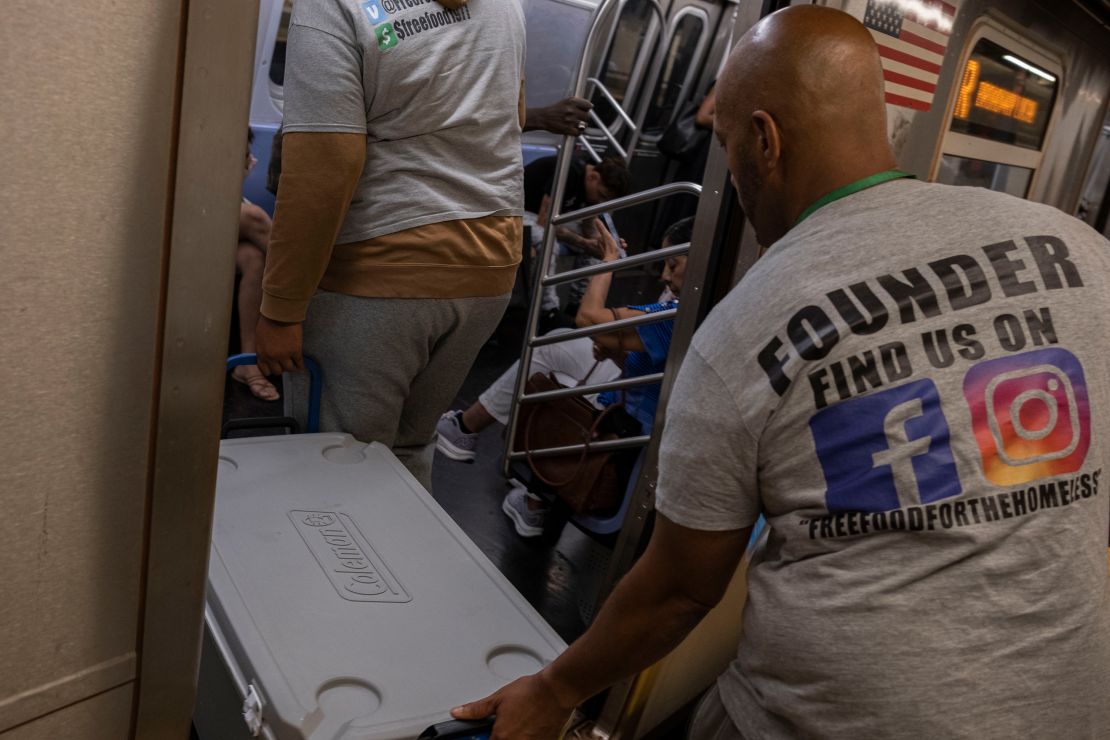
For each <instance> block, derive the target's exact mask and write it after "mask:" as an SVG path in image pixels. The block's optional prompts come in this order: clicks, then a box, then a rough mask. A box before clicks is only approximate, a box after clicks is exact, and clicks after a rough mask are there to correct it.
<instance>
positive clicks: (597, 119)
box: [586, 108, 632, 164]
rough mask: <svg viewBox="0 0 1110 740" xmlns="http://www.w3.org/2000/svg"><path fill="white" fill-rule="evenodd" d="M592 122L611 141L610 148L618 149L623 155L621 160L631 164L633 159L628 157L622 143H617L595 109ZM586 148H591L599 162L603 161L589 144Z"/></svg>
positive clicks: (592, 110)
mask: <svg viewBox="0 0 1110 740" xmlns="http://www.w3.org/2000/svg"><path fill="white" fill-rule="evenodd" d="M590 120H592V121H593V122H594V123H596V124H597V125H598V128H600V129H601V133H603V134H604V135H605V138H606V139H608V140H609V144H610V146H612V147H613V148H614V149H616V150H617V152H618V153H619V154H620V155H621V159H623V160H624V161H625V163H626V164H627V163H629V162H631V161H632V158H631V157H629V156H628V152H626V151H625V150H624V147H623V146H621V143H620V142H619V141H617V137H616V136H614V135H613V132H612V131H610V130H609V127H608V126H606V125H605V124H604V123H602V121H601V117H600V116H598V115H597V113H596V112H595V111H594V109H593V108H591V109H590ZM586 146H588V147H589V149H590V151H591V152H593V155H594V156H595V157H598V161H599V162H600V161H601V159H600V157H599V156H598V153H597V152H596V151H595V150H594V148H593V147H592V146H590V145H589V143H588V142H587V143H586Z"/></svg>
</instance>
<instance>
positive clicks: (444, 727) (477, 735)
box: [417, 717, 493, 740]
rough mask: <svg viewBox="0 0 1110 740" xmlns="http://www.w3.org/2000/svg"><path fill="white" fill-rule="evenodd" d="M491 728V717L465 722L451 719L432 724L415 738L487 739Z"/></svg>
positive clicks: (448, 739) (426, 739) (445, 739)
mask: <svg viewBox="0 0 1110 740" xmlns="http://www.w3.org/2000/svg"><path fill="white" fill-rule="evenodd" d="M492 729H493V718H492V717H490V718H488V719H482V720H478V721H477V722H465V721H463V720H461V719H452V720H448V721H447V722H440V723H439V724H436V725H432V726H431V727H429V728H428V729H426V730H424V732H422V733H420V737H419V738H417V740H433V739H436V740H487V738H489V732H490V730H492Z"/></svg>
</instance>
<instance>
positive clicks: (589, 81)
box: [586, 77, 636, 131]
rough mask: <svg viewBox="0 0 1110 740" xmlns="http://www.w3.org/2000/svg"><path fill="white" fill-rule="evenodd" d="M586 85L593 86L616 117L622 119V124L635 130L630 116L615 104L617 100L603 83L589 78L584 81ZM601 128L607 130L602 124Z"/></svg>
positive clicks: (594, 78) (634, 124) (634, 123)
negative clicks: (614, 112)
mask: <svg viewBox="0 0 1110 740" xmlns="http://www.w3.org/2000/svg"><path fill="white" fill-rule="evenodd" d="M586 83H587V84H588V85H593V89H595V90H597V91H598V92H600V93H601V95H602V96H603V97H604V98H605V99H606V100H608V101H609V105H611V106H613V109H614V110H616V112H617V115H618V116H620V117H621V118H623V119H624V122H625V123H627V124H628V127H629V128H630V129H632V130H633V131H635V130H636V122H635V121H633V120H632V116H630V115H628V112H627V111H625V109H624V108H623V107H622V106H621V104H620V103H618V102H617V99H616V98H614V97H613V93H611V92H609V88H607V87H605V83H604V82H602V81H601V80H599V79H598V78H596V77H589V78H587V79H586ZM588 89H589V88H587V90H588ZM601 127H602V128H608V127H607V126H606V125H605V124H604V123H603V124H601Z"/></svg>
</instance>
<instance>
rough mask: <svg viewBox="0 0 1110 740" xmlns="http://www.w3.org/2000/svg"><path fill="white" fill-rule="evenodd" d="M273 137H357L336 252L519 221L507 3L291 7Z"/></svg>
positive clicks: (519, 19)
mask: <svg viewBox="0 0 1110 740" xmlns="http://www.w3.org/2000/svg"><path fill="white" fill-rule="evenodd" d="M286 53H287V56H288V62H287V65H286V75H285V90H284V97H285V106H284V121H283V123H282V130H283V131H286V132H297V131H310V132H338V133H358V134H366V141H367V151H366V167H365V169H364V171H363V174H362V179H361V181H360V182H359V186H358V190H357V191H356V193H355V196H354V199H353V200H352V202H351V207H350V210H349V211H348V213H347V220H346V222H345V223H344V225H343V228H342V231H341V232H340V234H339V238H338V240H337V243H339V244H344V243H348V242H353V241H361V240H364V239H370V238H373V237H375V236H381V235H383V234H391V233H394V232H397V231H402V230H404V229H410V228H414V227H417V226H424V225H427V224H433V223H439V222H442V221H452V220H457V219H465V218H480V217H484V216H492V215H497V216H519V215H521V214H522V213H523V206H524V192H523V165H522V160H521V150H520V121H519V117H518V101H519V99H520V85H521V80H522V75H523V68H524V14H523V11H522V10H521V8H520V4H519V2H518V0H470V2H469V3H468V4H467V5H465V6H463V7H462V8H460V9H459V10H456V11H451V10H446V9H444V8H443V6H441V5H440V4H439V3H437V2H434V0H297V2H296V3H295V4H294V6H293V16H292V19H291V22H290V26H289V41H288V47H287V52H286Z"/></svg>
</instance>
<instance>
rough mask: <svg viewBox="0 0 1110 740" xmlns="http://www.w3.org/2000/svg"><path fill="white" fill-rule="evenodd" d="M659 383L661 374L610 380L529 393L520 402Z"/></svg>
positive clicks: (547, 399) (586, 394) (551, 399)
mask: <svg viewBox="0 0 1110 740" xmlns="http://www.w3.org/2000/svg"><path fill="white" fill-rule="evenodd" d="M661 382H663V373H652V374H651V375H637V376H636V377H635V378H622V379H621V380H612V381H609V382H608V383H594V384H593V385H576V386H574V387H573V388H557V389H556V390H553V391H540V392H539V393H529V394H528V395H526V396H524V397H523V398H521V399H520V402H521V403H539V402H541V401H554V400H555V399H557V398H574V397H576V396H588V395H591V394H593V393H605V392H606V391H623V390H625V389H626V388H635V387H637V386H641V385H652V384H653V383H661Z"/></svg>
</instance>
